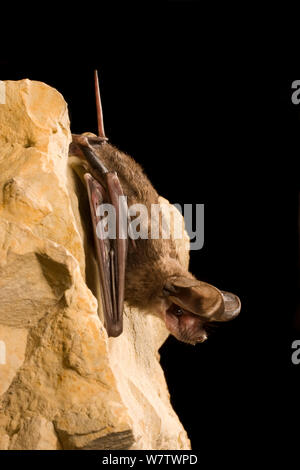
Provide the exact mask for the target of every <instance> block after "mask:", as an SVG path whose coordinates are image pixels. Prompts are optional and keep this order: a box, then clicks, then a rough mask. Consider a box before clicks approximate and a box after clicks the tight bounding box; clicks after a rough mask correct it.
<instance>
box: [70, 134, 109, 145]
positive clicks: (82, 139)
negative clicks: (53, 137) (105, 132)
mask: <svg viewBox="0 0 300 470" xmlns="http://www.w3.org/2000/svg"><path fill="white" fill-rule="evenodd" d="M107 141H108V139H107V137H98V136H97V135H95V134H92V133H90V132H87V133H85V134H72V142H74V143H75V144H77V145H82V146H84V147H89V146H90V145H95V144H96V145H97V144H98V145H101V144H103V143H105V142H107Z"/></svg>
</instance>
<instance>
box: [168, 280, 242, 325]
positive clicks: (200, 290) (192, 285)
mask: <svg viewBox="0 0 300 470" xmlns="http://www.w3.org/2000/svg"><path fill="white" fill-rule="evenodd" d="M164 291H165V293H166V294H167V295H168V298H169V299H170V300H172V302H174V303H175V304H176V305H179V307H181V308H183V309H184V310H187V311H189V312H191V313H194V314H195V315H199V316H200V317H202V318H203V320H205V321H228V320H231V319H233V318H235V317H236V316H237V315H238V314H239V312H240V308H241V303H240V300H239V298H238V297H237V296H236V295H234V294H231V293H229V292H222V291H220V290H219V289H217V288H216V287H214V286H212V285H211V284H208V283H206V282H202V281H197V280H196V279H193V278H189V277H185V276H180V277H178V278H175V279H172V280H170V281H169V282H168V283H167V284H166V285H165V289H164Z"/></svg>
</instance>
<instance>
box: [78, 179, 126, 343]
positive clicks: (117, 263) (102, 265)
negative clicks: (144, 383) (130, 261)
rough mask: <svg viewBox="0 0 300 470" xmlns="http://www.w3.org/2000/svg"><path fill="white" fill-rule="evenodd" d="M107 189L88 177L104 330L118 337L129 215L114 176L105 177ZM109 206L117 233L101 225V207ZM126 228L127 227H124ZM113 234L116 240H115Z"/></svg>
mask: <svg viewBox="0 0 300 470" xmlns="http://www.w3.org/2000/svg"><path fill="white" fill-rule="evenodd" d="M105 179H106V181H105V186H106V188H105V189H104V187H103V186H102V185H101V184H100V183H99V182H98V181H97V180H96V179H95V178H93V176H92V175H90V174H89V173H86V174H85V180H86V183H87V190H88V197H89V203H90V210H91V218H92V222H93V231H94V239H95V248H96V255H97V263H98V267H99V274H100V281H101V295H102V306H103V313H104V326H105V328H106V330H107V334H108V336H114V337H116V336H119V335H120V334H121V333H122V331H123V305H124V288H125V270H126V258H127V245H128V240H127V236H126V234H127V230H126V229H127V214H125V211H126V207H125V206H124V203H123V198H122V196H123V191H122V187H121V185H120V182H119V179H118V176H117V174H116V173H114V172H108V173H106V175H105ZM104 202H105V203H110V204H111V206H112V207H113V210H114V214H115V217H113V218H112V220H111V222H112V223H114V222H115V223H116V226H115V228H114V230H112V231H110V230H108V231H107V230H106V228H107V227H104V226H103V224H102V223H101V220H102V218H101V211H100V206H101V205H102V204H103V203H104ZM125 225H126V226H125ZM112 234H113V236H112Z"/></svg>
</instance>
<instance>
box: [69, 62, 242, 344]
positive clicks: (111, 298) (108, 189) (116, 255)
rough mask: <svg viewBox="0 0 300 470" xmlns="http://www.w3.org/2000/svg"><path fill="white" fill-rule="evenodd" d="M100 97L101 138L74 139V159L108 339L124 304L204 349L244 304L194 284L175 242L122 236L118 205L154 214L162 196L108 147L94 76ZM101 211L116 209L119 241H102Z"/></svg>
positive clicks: (118, 329) (124, 224)
mask: <svg viewBox="0 0 300 470" xmlns="http://www.w3.org/2000/svg"><path fill="white" fill-rule="evenodd" d="M95 92H96V105H97V117H98V136H95V135H94V134H90V133H87V134H82V135H75V134H73V136H72V137H73V141H72V144H71V146H70V154H71V155H75V156H78V157H80V158H81V159H82V166H83V168H84V171H85V175H84V179H85V181H86V185H87V191H88V197H89V203H90V210H91V219H92V223H93V229H94V239H95V249H96V254H97V264H98V268H99V274H100V280H101V294H102V305H103V312H104V323H105V327H106V330H107V333H108V336H115V337H116V336H119V335H120V334H121V333H122V330H123V303H124V300H125V301H126V302H127V303H128V305H130V306H133V307H137V308H139V309H141V310H144V311H145V312H147V311H148V312H151V313H152V314H153V313H154V314H156V315H159V316H160V317H161V318H162V319H163V320H164V322H165V324H166V327H167V328H168V330H169V331H170V333H171V334H172V335H174V336H175V337H176V338H177V339H178V340H180V341H184V342H186V343H190V344H196V343H197V342H203V341H205V340H206V339H207V335H206V326H207V324H208V323H210V322H224V321H228V320H231V319H233V318H235V317H236V316H237V315H238V314H239V312H240V307H241V304H240V300H239V298H238V297H237V296H235V295H233V294H231V293H228V292H222V291H220V290H218V289H217V288H216V287H214V286H212V285H210V284H207V283H206V282H203V281H199V280H197V279H196V278H195V277H194V276H193V275H192V274H191V273H190V272H189V271H187V270H186V269H185V268H184V267H183V266H182V264H181V263H180V260H179V257H178V254H177V251H176V245H175V241H174V240H173V239H164V238H162V237H161V238H158V239H153V238H151V236H150V227H149V226H148V228H147V230H148V233H149V237H148V238H147V239H143V238H140V239H136V240H133V239H132V238H130V236H129V237H128V238H126V237H123V236H122V235H121V236H120V233H121V234H124V233H127V229H128V226H129V225H130V224H129V222H130V220H128V217H127V214H126V213H125V208H124V207H122V205H121V206H120V205H119V197H120V196H122V195H123V196H127V204H128V206H131V205H132V204H137V203H139V204H143V205H144V206H145V207H146V208H147V211H148V214H150V211H151V206H152V205H153V204H158V203H159V202H158V198H159V196H158V194H157V192H156V191H155V189H154V188H153V186H152V185H151V183H150V181H149V180H148V178H147V176H146V175H145V173H144V172H143V170H142V168H141V167H140V165H139V164H138V163H136V162H135V161H134V160H133V159H132V158H131V157H129V156H128V155H126V154H124V153H122V152H120V151H119V150H118V149H117V148H115V147H114V146H112V145H111V144H110V143H108V139H107V137H106V136H105V133H104V126H103V116H102V106H101V100H100V91H99V83H98V75H97V71H95ZM104 203H110V204H112V205H113V206H114V208H115V211H116V238H105V237H104V236H103V232H101V227H100V234H99V221H100V219H101V216H100V215H99V208H100V207H101V205H102V204H104ZM147 220H148V221H149V220H150V217H149V218H148V219H147ZM145 223H147V224H149V222H146V221H145ZM100 225H101V224H100ZM97 227H98V230H97Z"/></svg>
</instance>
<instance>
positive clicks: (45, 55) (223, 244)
mask: <svg viewBox="0 0 300 470" xmlns="http://www.w3.org/2000/svg"><path fill="white" fill-rule="evenodd" d="M118 8H119V10H118V11H119V15H118V21H116V17H115V15H116V11H113V9H111V10H110V11H109V12H108V11H104V10H101V12H100V10H99V14H98V15H97V16H96V15H93V14H91V12H90V13H84V12H83V13H80V15H82V17H81V18H79V19H77V23H76V25H75V24H74V25H73V24H72V23H71V24H69V25H68V27H69V30H70V31H72V33H69V36H68V40H67V41H66V42H64V43H63V45H61V47H58V46H56V45H55V46H53V49H52V50H51V49H49V50H48V49H47V52H46V51H45V50H43V48H42V49H41V50H40V51H39V49H38V47H37V46H38V44H36V43H35V42H33V43H31V42H30V43H29V42H28V44H27V42H26V41H27V40H26V39H24V41H25V42H26V47H25V46H24V50H26V51H27V53H24V51H22V50H18V51H16V52H15V53H14V54H13V55H10V56H9V55H8V54H7V56H6V57H5V55H2V58H1V60H0V65H1V79H3V80H7V79H11V80H18V79H22V78H30V79H34V80H40V81H44V82H46V83H47V84H49V85H51V86H53V87H55V88H56V89H58V90H59V91H60V92H61V93H62V94H63V96H64V98H65V99H66V101H67V102H68V105H69V112H70V118H71V127H72V131H73V132H75V133H81V132H85V131H92V132H96V115H95V103H94V90H93V69H94V68H97V69H98V71H99V75H100V82H101V94H102V103H103V108H104V123H105V130H106V134H107V136H108V137H109V138H110V141H111V142H112V143H114V144H115V145H116V146H118V147H119V148H120V149H121V150H124V151H126V152H128V153H129V154H130V155H131V156H133V157H134V158H135V159H136V160H137V161H138V162H140V163H141V164H142V166H143V167H144V169H145V171H146V173H147V174H148V176H149V177H150V180H151V181H152V183H153V185H154V186H155V188H156V189H157V190H158V192H159V193H160V194H161V195H163V196H164V197H166V198H167V199H169V200H170V201H171V202H173V203H176V202H177V203H181V204H184V203H204V204H205V243H204V247H203V249H202V250H200V251H194V252H192V253H191V270H192V272H193V273H194V274H195V275H196V276H197V277H198V278H200V279H202V280H205V281H208V282H210V283H212V284H215V285H216V286H218V287H219V288H221V289H224V290H230V291H232V292H234V293H236V294H238V295H239V296H240V298H241V300H242V311H241V314H240V316H239V318H237V319H236V320H234V321H233V322H232V323H228V324H226V325H222V326H220V327H219V328H218V329H217V330H216V331H215V332H214V333H213V334H212V335H211V336H210V337H209V340H208V341H207V342H206V343H204V344H203V345H198V346H197V347H192V346H188V345H185V344H181V343H179V342H177V341H176V340H175V339H174V338H172V337H170V338H169V339H168V340H167V342H166V343H165V345H164V346H163V347H162V348H161V351H160V352H161V363H162V366H163V368H164V370H165V374H166V378H167V382H168V386H169V390H170V393H171V397H172V403H173V406H174V408H175V410H176V412H177V413H178V416H179V418H180V420H181V421H182V423H183V425H184V426H185V428H186V430H187V432H188V434H189V436H190V438H191V442H192V448H193V449H194V450H198V451H199V452H200V453H202V454H203V455H206V456H207V457H209V459H211V460H212V461H213V460H214V459H215V458H216V455H218V456H219V457H220V456H221V459H223V458H224V461H226V460H227V459H228V460H229V461H230V460H231V459H232V458H233V456H234V455H235V454H236V451H237V448H241V447H242V448H244V446H245V448H247V450H248V454H246V455H247V456H249V455H250V454H251V455H255V454H256V452H257V450H258V449H260V448H264V449H267V447H266V445H267V440H269V439H270V438H271V443H272V446H274V444H275V442H276V443H277V442H278V440H279V447H278V448H277V449H279V448H280V447H281V446H282V444H281V439H282V437H283V434H286V435H289V434H290V435H292V428H291V425H292V424H293V423H296V421H297V405H296V403H297V401H296V398H297V393H298V389H297V388H296V380H295V379H296V375H299V371H300V366H294V365H292V363H291V353H292V349H291V343H292V340H294V339H300V331H299V327H298V329H297V321H298V325H299V323H300V320H299V319H298V320H297V316H296V311H297V292H298V274H297V273H298V258H299V256H298V230H297V226H298V221H297V219H298V190H299V187H298V186H299V183H298V181H299V175H298V159H299V151H300V105H299V106H298V107H297V106H295V105H293V104H292V102H291V94H292V89H291V84H292V82H293V80H296V79H297V78H299V75H297V74H296V75H294V76H292V77H291V79H287V78H281V76H280V75H278V73H277V72H276V73H275V72H273V71H271V70H268V68H267V67H266V64H265V63H264V57H263V54H262V55H260V56H259V55H258V53H257V47H255V51H254V50H252V45H251V43H250V45H249V44H248V45H247V46H246V45H245V46H241V45H239V46H241V47H240V48H238V47H237V44H238V42H239V38H238V37H235V38H233V41H232V42H227V36H226V32H225V34H224V36H223V35H222V34H221V35H220V38H218V40H217V41H216V42H215V43H214V44H213V38H212V36H211V35H210V34H209V33H206V34H204V35H203V34H202V32H201V31H202V25H203V22H204V19H203V17H202V15H201V7H200V5H199V4H198V3H193V2H185V3H182V2H169V3H162V4H161V7H160V8H159V9H158V8H157V9H155V8H154V7H153V8H151V7H150V6H147V7H143V8H142V7H137V6H135V7H132V8H131V9H130V8H126V9H124V11H123V9H121V7H118ZM123 15H124V16H123ZM72 26H74V28H73V30H72ZM56 27H57V29H58V31H60V30H61V29H63V28H64V24H61V23H60V22H59V20H57V24H56ZM39 35H40V38H41V39H40V40H41V41H42V28H41V31H37V35H36V42H38V38H39ZM253 47H254V46H253ZM28 50H29V51H30V53H28ZM270 452H272V451H271V450H270ZM276 452H277V450H276Z"/></svg>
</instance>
